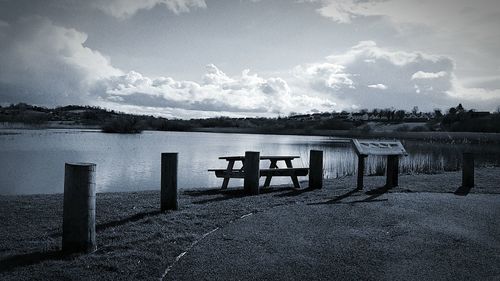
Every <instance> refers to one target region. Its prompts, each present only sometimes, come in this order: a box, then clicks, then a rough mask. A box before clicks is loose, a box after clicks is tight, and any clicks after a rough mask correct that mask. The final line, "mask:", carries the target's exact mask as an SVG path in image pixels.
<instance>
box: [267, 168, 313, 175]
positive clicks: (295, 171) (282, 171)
mask: <svg viewBox="0 0 500 281" xmlns="http://www.w3.org/2000/svg"><path fill="white" fill-rule="evenodd" d="M307 174H309V168H279V169H260V175H261V176H268V175H271V176H273V177H286V176H289V177H290V176H296V177H303V176H307Z"/></svg>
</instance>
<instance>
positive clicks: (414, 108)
mask: <svg viewBox="0 0 500 281" xmlns="http://www.w3.org/2000/svg"><path fill="white" fill-rule="evenodd" d="M411 113H413V115H417V113H418V106H416V105H415V106H414V107H413V108H412V110H411Z"/></svg>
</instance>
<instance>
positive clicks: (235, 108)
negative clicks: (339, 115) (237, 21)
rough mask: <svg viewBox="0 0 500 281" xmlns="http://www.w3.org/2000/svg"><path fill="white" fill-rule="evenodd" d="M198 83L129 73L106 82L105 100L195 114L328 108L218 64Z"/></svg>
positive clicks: (277, 82) (279, 83)
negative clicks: (232, 73)
mask: <svg viewBox="0 0 500 281" xmlns="http://www.w3.org/2000/svg"><path fill="white" fill-rule="evenodd" d="M202 81H203V83H201V84H199V83H196V82H193V81H177V80H175V79H173V78H170V77H159V78H154V79H151V78H147V77H144V76H142V75H141V74H139V73H137V72H133V71H132V72H129V73H127V74H125V75H122V76H118V77H115V78H113V79H110V80H108V81H106V84H105V85H104V87H105V89H104V92H105V95H104V96H103V98H104V99H105V100H107V101H112V102H115V103H121V104H134V105H142V106H145V107H158V108H170V109H184V110H192V111H212V112H218V113H219V114H221V113H233V114H235V113H239V114H240V115H241V114H243V115H250V116H253V115H255V114H257V115H273V114H276V113H279V112H281V113H288V112H290V111H306V110H309V109H311V108H312V107H318V108H322V109H327V107H329V106H331V104H328V102H327V101H325V100H324V99H318V98H314V97H310V96H306V95H293V96H292V94H291V93H290V88H289V86H288V84H287V82H286V81H284V80H283V79H281V78H267V79H264V78H262V77H259V76H258V75H256V74H250V73H249V71H248V70H244V71H243V72H242V73H241V75H239V76H235V77H229V76H227V75H226V74H225V73H224V72H222V71H221V70H219V69H218V68H217V67H216V66H215V65H208V66H207V71H206V73H205V75H204V76H203V79H202Z"/></svg>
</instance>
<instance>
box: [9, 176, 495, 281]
mask: <svg viewBox="0 0 500 281" xmlns="http://www.w3.org/2000/svg"><path fill="white" fill-rule="evenodd" d="M384 180H385V179H384V177H380V176H367V177H365V189H364V190H363V191H362V192H356V191H355V190H354V186H355V182H356V179H355V177H344V178H340V179H329V180H325V184H324V187H323V189H320V190H309V189H302V190H293V189H292V188H291V186H289V185H284V186H274V187H271V188H268V189H263V190H262V192H261V194H260V195H257V196H245V195H244V194H243V192H242V188H230V189H228V190H226V191H222V190H220V189H218V188H208V189H207V188H204V189H200V188H198V189H190V190H181V191H180V192H179V206H180V209H179V210H178V211H169V212H164V213H161V212H160V211H159V203H160V202H159V201H160V198H159V191H143V192H130V193H125V192H122V193H99V194H97V201H96V204H97V206H96V214H97V222H96V223H97V226H96V229H97V243H98V250H97V251H96V252H94V253H92V254H88V255H72V256H63V255H62V254H61V253H60V245H61V233H62V201H63V200H62V199H63V197H62V194H51V195H19V196H0V221H1V222H2V223H1V224H2V227H1V228H0V237H2V238H1V239H0V279H1V280H56V279H68V280H76V279H78V280H123V279H127V280H159V279H160V277H162V276H163V277H165V278H166V279H165V280H175V279H177V277H182V276H185V277H186V280H189V276H191V275H190V273H189V272H190V270H198V269H200V270H201V268H192V267H182V266H183V264H182V263H179V264H176V263H177V261H178V259H179V256H180V255H181V254H182V253H183V252H187V259H188V260H186V261H189V259H193V258H196V256H193V255H194V253H190V252H189V251H190V250H193V251H194V252H196V251H195V250H196V249H198V247H205V246H210V244H207V243H209V241H207V242H204V240H203V239H204V238H205V237H206V236H207V235H208V234H207V233H212V232H213V231H214V229H219V231H223V230H224V229H225V228H226V227H228V226H230V225H232V228H235V227H238V226H239V225H242V226H243V225H244V223H245V222H244V221H242V219H241V218H244V217H245V216H248V214H263V215H264V216H265V217H266V218H271V219H272V220H274V221H281V220H283V219H284V220H285V221H291V222H293V221H295V220H294V216H295V215H294V214H295V211H296V210H299V209H300V210H301V214H302V216H306V217H307V216H314V215H315V214H316V212H317V211H320V210H321V211H322V212H326V213H328V216H330V217H331V218H332V219H334V220H336V221H338V223H340V225H339V226H337V228H338V229H339V230H340V229H342V228H345V227H346V226H347V225H349V227H350V228H353V227H355V228H353V230H352V231H354V232H353V233H362V232H363V231H364V230H363V229H364V228H363V225H362V224H360V225H359V226H354V225H353V224H350V223H349V221H353V222H355V221H356V220H357V219H359V218H360V217H361V216H366V215H367V214H368V215H370V216H373V219H372V220H376V221H373V222H374V223H373V226H371V227H372V228H370V231H371V232H372V233H374V234H375V236H373V237H372V238H371V239H376V241H378V242H377V243H382V244H378V245H382V246H383V247H388V248H387V249H388V250H389V251H394V249H395V248H392V246H391V245H392V243H396V242H394V241H392V240H387V238H385V237H386V236H383V235H385V233H386V232H387V231H390V232H391V233H395V235H397V236H395V237H394V239H396V238H397V239H398V240H397V241H401V243H403V244H404V245H406V244H407V243H408V242H403V241H410V240H411V241H415V242H414V243H417V244H418V245H419V246H418V247H421V248H420V249H421V250H420V251H422V252H420V254H419V253H413V252H409V254H408V253H407V254H405V253H406V252H405V251H406V250H405V249H407V248H405V247H406V246H401V245H403V244H398V245H400V246H398V247H399V248H398V249H400V250H402V251H403V252H398V253H399V254H398V255H403V256H404V257H405V258H407V259H408V261H410V260H413V259H417V260H416V262H424V261H423V260H422V258H423V257H424V256H426V255H430V256H431V257H433V254H432V253H433V251H435V250H436V249H439V251H440V255H439V256H434V258H433V260H432V262H433V263H435V266H438V268H439V266H442V267H441V268H440V269H439V270H442V271H443V270H444V272H438V273H443V274H446V273H447V272H448V271H447V270H449V269H450V266H451V268H452V269H457V270H458V271H457V272H458V273H456V274H455V273H453V276H455V275H457V276H458V275H459V274H464V272H462V271H464V270H465V271H467V270H468V269H467V268H465V269H464V268H462V267H460V266H459V265H460V263H461V262H462V261H461V260H456V262H457V263H450V262H449V261H450V259H454V253H456V252H457V251H460V253H464V254H465V255H466V256H467V258H471V259H474V260H477V261H479V260H480V261H482V262H483V263H482V265H481V268H482V269H483V270H480V269H479V268H475V267H473V268H471V271H470V272H468V271H467V272H465V273H466V275H463V276H462V275H460V276H461V277H460V276H458V279H456V280H466V279H467V278H468V277H471V276H476V277H477V278H479V279H481V277H485V278H486V277H487V276H489V275H488V274H492V270H493V271H495V270H497V271H496V272H497V273H495V272H493V273H494V274H500V273H498V268H497V267H496V266H497V265H498V262H499V258H498V256H496V257H494V256H491V257H490V256H488V254H487V253H486V252H484V251H483V248H484V247H485V245H488V247H490V249H491V251H493V250H494V249H497V250H498V249H500V241H499V240H498V237H495V236H494V235H496V234H495V233H496V231H498V229H499V223H498V218H499V217H500V209H499V206H500V186H499V183H500V169H499V168H498V167H492V168H479V169H476V186H475V187H474V188H472V189H471V190H470V193H469V194H468V195H467V196H457V195H454V194H453V192H454V191H456V190H457V188H458V186H460V182H461V172H446V173H441V174H435V175H401V177H400V182H399V187H396V188H393V189H391V190H382V191H381V189H380V188H378V187H380V186H382V185H383V183H384ZM302 185H303V186H307V182H303V184H302ZM329 202H333V203H335V204H333V203H329ZM370 202H372V203H370ZM430 202H433V203H430ZM406 204H409V205H406ZM297 208H298V209H297ZM387 208H389V209H387ZM391 208H392V210H393V211H391V212H389V211H388V210H390V209H391ZM288 210H289V211H288ZM424 210H425V212H426V214H425V215H422V216H415V215H417V214H419V212H421V211H424ZM467 210H469V211H467ZM470 210H474V212H471V211H470ZM340 212H342V213H343V214H344V215H348V217H338V216H339V214H340ZM278 214H279V215H278ZM344 215H343V216H344ZM378 220H381V221H378ZM395 220H396V221H395ZM437 222H439V223H437ZM444 222H446V223H447V224H449V227H448V226H447V227H446V228H445V227H444V225H443V223H444ZM236 223H237V224H236ZM422 223H423V224H424V226H426V227H422V226H421V224H422ZM436 223H437V224H436ZM455 224H457V225H455ZM476 224H477V225H478V227H479V225H480V226H481V227H483V225H486V226H488V227H489V229H490V232H484V233H482V234H481V235H480V236H477V237H476V236H475V235H478V234H477V233H476V232H477V231H479V229H475V228H474V227H475V225H476ZM464 225H465V226H467V227H468V228H470V229H468V230H467V231H465V230H464V231H458V230H460V229H461V228H460V227H463V226H464ZM431 226H432V227H431ZM297 227H298V226H297ZM315 227H317V229H310V233H311V235H312V234H314V233H323V232H324V231H330V230H329V229H323V228H322V225H317V226H315ZM407 227H410V229H407ZM435 227H437V228H439V229H434V228H435ZM412 229H414V230H412ZM415 231H416V232H415ZM434 231H438V232H434ZM440 231H446V233H441V232H440ZM457 231H458V232H457ZM481 231H483V230H481ZM455 232H456V233H455ZM224 233H225V232H222V233H221V234H214V235H215V236H213V238H210V239H209V240H210V241H220V242H221V243H223V242H224V239H226V238H224V239H222V240H214V239H217V237H219V236H220V235H222V237H224V236H223V235H224ZM387 233H389V232H387ZM416 233H420V234H416ZM273 235H279V233H274V234H273ZM378 235H382V236H383V237H382V236H381V237H378ZM420 235H422V236H420ZM457 235H458V236H459V237H458V236H457ZM210 237H212V236H210ZM428 237H432V239H431V240H429V239H428ZM318 238H320V237H318ZM228 239H229V238H228ZM231 239H233V238H231ZM339 239H350V238H349V237H340V236H339ZM360 239H364V238H360ZM408 239H410V240H408ZM456 239H459V240H456ZM228 241H229V240H228ZM278 241H279V243H285V244H284V246H286V245H288V244H286V243H290V241H288V240H283V241H281V240H279V239H278ZM314 241H316V240H314ZM363 241H364V240H363ZM456 241H459V242H460V243H458V242H456ZM484 241H486V242H484ZM299 242H301V243H302V242H307V241H302V240H301V241H299ZM317 242H318V243H320V244H318V245H321V243H322V242H321V240H317ZM307 243H309V242H307ZM398 243H399V242H398ZM405 243H406V244H405ZM450 243H451V244H450ZM457 243H458V244H457ZM484 243H486V244H484ZM483 244H484V245H483ZM318 245H316V246H318ZM356 245H359V246H362V245H363V244H356V243H355V244H353V247H354V248H350V249H348V248H346V249H345V250H342V251H341V252H339V254H341V253H349V252H351V253H359V254H360V255H362V253H363V252H364V251H365V249H363V248H360V249H358V248H356V247H357V246H356ZM384 245H385V246H384ZM346 247H347V246H346ZM200 249H201V248H200ZM391 249H393V250H391ZM470 249H474V250H473V252H470ZM462 250H463V252H462ZM353 251H354V252H353ZM356 251H359V252H356ZM384 251H385V250H384ZM206 254H209V253H206ZM356 255H357V254H356ZM406 255H409V256H406ZM418 255H423V256H421V257H420V258H419V256H418ZM443 255H444V256H443ZM474 255H479V256H474ZM181 256H182V255H181ZM287 257H288V258H291V259H294V258H295V256H293V255H292V254H290V255H287ZM441 257H443V258H441ZM184 258H185V257H184ZM184 258H183V259H184ZM200 258H202V257H201V256H200ZM310 258H311V259H312V260H311V262H312V266H313V267H312V268H314V264H319V262H325V260H322V259H321V257H316V256H315V257H310ZM315 259H316V260H315ZM379 259H380V260H378V263H380V262H382V263H385V262H387V265H390V264H391V263H392V261H391V257H390V256H388V257H387V260H386V258H385V257H383V256H381V257H379ZM326 261H327V262H328V260H326ZM197 262H207V260H203V259H201V260H199V261H197ZM331 262H333V261H331ZM328 264H330V263H329V262H328ZM412 264H413V263H412V262H410V263H409V264H408V266H409V267H404V268H402V270H406V272H408V271H411V269H412V268H413V267H412ZM223 266H227V265H223ZM366 266H367V267H366ZM369 266H370V265H369V264H364V265H363V266H362V267H359V268H358V270H357V271H358V272H359V273H360V274H366V273H367V272H364V271H363V270H366V271H369V272H372V271H371V269H372V268H371V267H369ZM402 266H403V265H402ZM169 267H173V272H172V275H169V274H165V272H166V269H167V268H169ZM495 267H496V269H495ZM328 268H331V269H332V270H333V269H334V268H336V266H329V267H328ZM423 268H424V269H425V267H423ZM433 268H434V269H436V267H433ZM346 269H347V268H346ZM434 269H433V270H434ZM235 270H236V268H235ZM340 270H342V268H340ZM488 270H489V271H488ZM375 272H378V271H375ZM402 272H403V271H402ZM372 273H374V272H372ZM381 273H383V272H381ZM424 273H425V271H424ZM228 274H229V273H228ZM231 274H236V275H233V276H226V277H227V278H226V279H225V280H231V278H233V280H234V278H236V279H238V278H237V277H238V276H239V277H240V278H241V279H242V280H247V279H251V276H245V275H239V274H244V272H238V271H236V272H232V273H231ZM467 274H469V275H467ZM475 274H478V275H475ZM361 276H363V275H361ZM402 277H404V276H402ZM332 278H333V277H332ZM223 279H224V278H223ZM410 279H411V278H410ZM324 280H331V278H330V279H328V278H327V279H324Z"/></svg>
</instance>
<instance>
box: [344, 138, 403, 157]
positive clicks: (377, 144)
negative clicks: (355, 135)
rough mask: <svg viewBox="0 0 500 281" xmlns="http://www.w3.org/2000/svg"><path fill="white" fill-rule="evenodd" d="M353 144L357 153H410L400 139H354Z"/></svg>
mask: <svg viewBox="0 0 500 281" xmlns="http://www.w3.org/2000/svg"><path fill="white" fill-rule="evenodd" d="M352 144H353V146H354V151H355V152H356V154H357V155H383V156H385V155H405V156H406V155H408V153H407V152H406V150H405V148H404V147H403V145H402V144H401V142H400V141H385V140H358V139H353V140H352Z"/></svg>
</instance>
